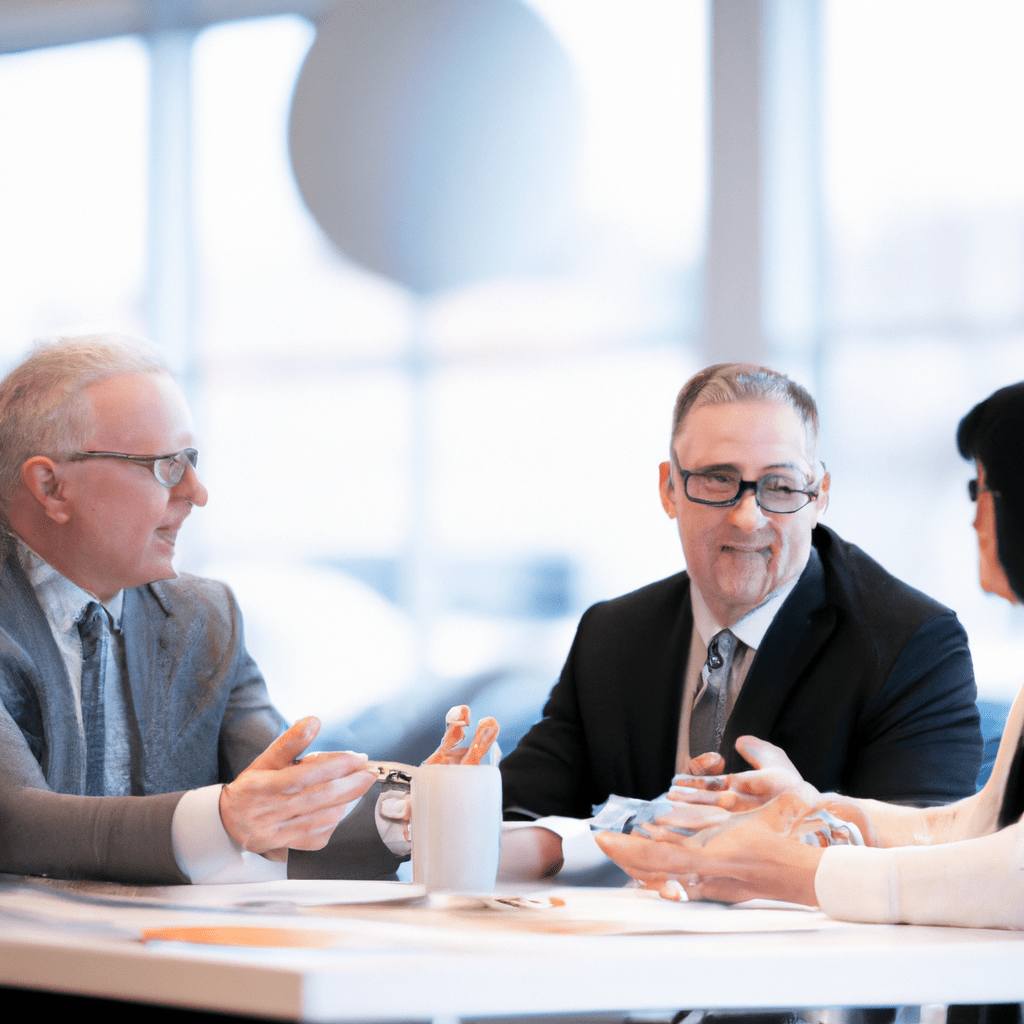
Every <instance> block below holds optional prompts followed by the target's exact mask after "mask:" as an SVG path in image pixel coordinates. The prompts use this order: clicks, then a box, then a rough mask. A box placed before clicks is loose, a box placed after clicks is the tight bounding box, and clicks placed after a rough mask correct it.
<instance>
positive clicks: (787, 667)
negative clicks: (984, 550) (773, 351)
mask: <svg viewBox="0 0 1024 1024" xmlns="http://www.w3.org/2000/svg"><path fill="white" fill-rule="evenodd" d="M692 629H693V612H692V608H691V604H690V581H689V578H688V577H687V575H686V573H680V574H678V575H676V576H672V577H670V578H669V579H667V580H662V581H661V582H659V583H654V584H652V585H651V586H648V587H644V588H643V589H641V590H637V591H635V592H633V593H631V594H627V595H625V596H624V597H620V598H617V599H616V600H613V601H607V602H603V603H601V604H597V605H594V606H593V607H592V608H590V609H589V610H588V611H587V612H586V613H585V614H584V616H583V618H582V620H581V621H580V624H579V628H578V630H577V633H576V639H575V641H574V642H573V645H572V649H571V651H570V653H569V658H568V660H567V661H566V664H565V668H564V669H563V670H562V675H561V678H560V680H559V682H558V683H557V684H556V685H555V687H554V689H553V690H552V691H551V696H550V698H549V700H548V703H547V705H546V706H545V708H544V717H543V719H542V720H541V721H540V722H538V723H537V724H536V725H535V726H534V727H533V728H532V729H531V730H530V732H529V733H527V735H526V736H524V737H523V739H522V741H521V742H520V743H519V746H518V747H517V748H516V750H515V751H513V752H512V753H511V754H510V755H509V756H508V757H507V758H506V759H505V761H504V762H503V763H502V766H501V768H502V778H503V782H504V791H505V797H504V799H505V807H506V814H507V815H508V816H510V817H516V816H518V815H517V814H516V812H515V811H513V810H512V809H514V808H519V809H522V810H525V811H528V812H531V813H533V814H538V815H548V814H558V815H567V816H571V817H589V815H590V813H591V808H592V806H594V805H597V804H601V803H603V802H604V801H605V800H606V799H607V798H608V796H609V795H610V794H612V793H616V794H618V795H620V796H634V797H640V798H643V799H651V798H653V797H655V796H657V795H659V794H661V793H664V792H665V791H666V790H667V789H668V787H669V785H670V784H671V781H672V776H673V774H674V771H675V757H676V747H677V743H678V734H679V713H680V703H681V700H682V686H683V674H684V672H685V668H686V662H687V655H688V653H689V647H690V638H691V634H692ZM975 698H976V692H975V686H974V674H973V669H972V666H971V656H970V652H969V651H968V649H967V636H966V634H965V633H964V630H963V628H962V627H961V625H960V623H959V622H958V621H957V618H956V616H955V615H954V614H953V612H951V611H950V610H949V609H948V608H945V607H943V606H942V605H940V604H938V603H937V602H935V601H933V600H931V599H930V598H928V597H926V596H925V595H924V594H922V593H920V592H919V591H917V590H914V589H913V588H911V587H908V586H907V585H906V584H904V583H901V582H900V581H899V580H897V579H895V578H894V577H893V576H891V575H890V574H889V573H887V572H886V571H885V570H884V569H883V568H882V567H881V566H880V565H878V563H877V562H875V561H873V560H872V559H871V558H869V557H868V556H867V555H866V554H865V553H864V552H863V551H861V550H860V548H858V547H856V546H854V545H852V544H848V543H846V542H845V541H843V540H841V539H840V538H839V537H838V536H837V535H836V534H835V533H833V532H832V531H831V530H828V529H826V528H824V527H820V526H819V527H817V528H816V529H815V531H814V548H813V550H812V553H811V558H810V560H809V561H808V564H807V567H806V568H805V569H804V572H803V573H802V575H801V577H800V579H799V581H798V583H797V585H796V587H795V588H794V589H793V591H792V592H791V593H790V595H789V597H788V598H787V599H786V601H785V603H784V604H783V606H782V608H780V609H779V612H778V614H777V615H776V617H775V619H774V621H773V622H772V624H771V626H770V627H769V629H768V632H767V633H766V634H765V637H764V640H763V642H762V644H761V646H760V647H759V648H758V651H757V654H756V656H755V658H754V661H753V663H752V664H751V667H750V670H749V672H748V675H747V678H746V681H745V682H744V685H743V688H742V690H741V691H740V694H739V697H738V699H737V701H736V706H735V707H734V709H733V712H732V714H731V716H730V717H729V720H728V722H727V724H726V730H725V734H724V737H723V740H722V753H723V755H724V756H725V758H726V770H727V771H730V772H733V771H742V770H744V769H745V768H748V767H749V765H747V764H746V763H745V762H744V761H743V760H742V758H740V756H739V755H738V754H737V753H736V751H735V748H734V743H735V740H736V738H737V737H738V736H742V735H745V734H752V735H755V736H759V737H761V738H763V739H767V740H769V741H771V742H772V743H775V744H776V745H778V746H780V747H782V748H783V749H784V750H785V751H786V752H787V753H788V755H789V756H790V758H791V759H792V760H793V763H794V764H795V765H796V767H797V768H798V769H799V770H800V773H801V774H802V775H803V777H804V778H805V779H807V780H808V781H810V782H811V783H813V784H814V785H815V786H817V787H818V789H819V790H822V791H839V792H842V793H846V794H849V795H852V796H859V797H873V798H876V799H879V800H891V801H902V802H908V803H920V804H928V803H945V802H947V801H950V800H954V799H958V798H959V797H963V796H968V795H970V794H971V793H973V792H974V780H975V777H976V776H977V773H978V767H979V765H980V763H981V752H982V742H981V733H980V730H979V724H978V722H979V719H978V712H977V708H976V706H975Z"/></svg>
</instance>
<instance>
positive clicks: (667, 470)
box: [658, 462, 676, 519]
mask: <svg viewBox="0 0 1024 1024" xmlns="http://www.w3.org/2000/svg"><path fill="white" fill-rule="evenodd" d="M658 490H659V491H660V492H661V507H662V508H663V509H664V510H665V513H666V514H667V515H668V517H669V519H675V517H676V499H675V479H674V478H673V476H672V463H671V462H663V463H661V465H659V466H658Z"/></svg>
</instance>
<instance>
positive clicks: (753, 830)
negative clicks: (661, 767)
mask: <svg viewBox="0 0 1024 1024" xmlns="http://www.w3.org/2000/svg"><path fill="white" fill-rule="evenodd" d="M736 749H737V750H738V751H739V753H740V754H741V755H742V756H743V757H744V758H745V759H746V760H747V761H748V762H749V763H750V764H751V765H752V766H753V770H752V771H747V772H739V773H736V774H732V775H723V774H721V772H722V771H723V769H724V767H725V762H724V759H723V758H722V757H721V755H719V754H716V753H709V754H702V755H701V756H700V757H697V758H694V759H693V760H692V761H691V762H690V765H689V767H690V774H686V775H677V776H676V777H675V778H674V779H673V782H672V789H671V790H669V792H668V798H669V800H671V801H672V802H673V803H674V804H675V805H676V807H675V809H674V810H673V811H672V812H670V813H669V814H666V815H664V816H662V817H661V818H658V819H657V824H655V825H645V826H643V830H644V832H645V833H646V834H647V836H648V837H649V838H644V837H642V836H639V835H636V834H632V835H622V834H619V833H613V832H601V833H598V834H597V836H596V838H597V843H598V845H599V846H600V847H601V849H602V850H604V852H605V853H606V854H607V855H608V856H609V857H611V859H612V860H614V861H615V862H616V863H617V864H618V865H619V866H620V867H621V868H622V869H623V870H624V871H626V872H627V873H628V874H630V875H632V876H633V877H634V878H636V879H638V880H639V881H640V882H642V884H643V885H644V886H646V887H647V888H656V889H658V890H659V891H660V892H661V894H662V895H663V896H665V897H666V898H668V899H679V898H681V895H682V893H683V892H685V893H686V895H687V897H688V898H689V899H711V900H721V901H723V902H728V903H735V902H739V901H741V900H748V899H755V898H758V897H763V898H768V899H777V900H787V901H790V902H795V903H806V904H808V905H812V906H813V905H815V904H816V902H817V901H816V897H815V894H814V873H815V871H816V870H817V865H818V861H819V860H820V859H821V854H822V850H821V848H820V847H818V846H817V845H808V844H806V843H802V842H800V838H801V836H803V835H805V834H806V833H808V832H810V831H814V830H815V829H816V828H818V827H820V821H816V822H815V823H814V824H813V825H812V824H810V823H809V821H808V817H809V816H810V815H812V814H814V813H815V812H816V811H817V810H818V808H819V807H820V806H822V797H821V794H819V793H818V791H817V790H816V789H815V788H814V787H813V786H812V785H810V783H808V782H805V781H804V780H803V778H802V777H801V776H800V773H799V772H798V771H797V769H796V768H795V767H794V765H793V763H792V762H791V761H790V760H789V758H788V757H787V756H786V753H785V752H784V751H783V750H781V749H780V748H779V747H776V746H774V745H772V744H771V743H767V742H766V741H764V740H759V739H756V738H755V737H753V736H741V737H740V738H739V739H738V740H737V741H736ZM677 829H682V830H686V832H689V833H692V834H689V835H686V834H683V833H682V832H680V831H676V830H677Z"/></svg>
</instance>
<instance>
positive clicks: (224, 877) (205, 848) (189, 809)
mask: <svg viewBox="0 0 1024 1024" xmlns="http://www.w3.org/2000/svg"><path fill="white" fill-rule="evenodd" d="M222 788H223V787H222V786H204V787H203V788H202V789H190V790H188V792H186V793H185V794H184V795H183V796H182V798H181V799H180V800H179V801H178V806H177V807H175V808H174V817H173V818H172V819H171V843H172V845H173V848H174V858H175V860H177V862H178V867H179V868H181V871H182V873H183V874H185V875H187V876H188V878H189V881H191V882H192V884H193V885H216V884H220V883H226V882H274V881H277V880H278V879H281V878H287V877H288V864H287V862H285V861H280V862H279V861H272V860H267V858H266V857H261V856H260V855H259V854H258V853H250V852H249V851H248V850H243V849H242V847H241V846H240V845H239V844H238V843H236V842H235V840H234V839H232V838H231V836H229V835H228V833H227V829H225V828H224V824H223V822H222V821H221V820H220V791H221V789H222Z"/></svg>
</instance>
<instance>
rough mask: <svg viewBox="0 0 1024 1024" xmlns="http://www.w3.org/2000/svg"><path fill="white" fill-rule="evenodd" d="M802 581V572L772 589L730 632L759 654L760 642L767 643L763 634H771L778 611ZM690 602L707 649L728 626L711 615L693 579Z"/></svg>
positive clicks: (699, 632)
mask: <svg viewBox="0 0 1024 1024" xmlns="http://www.w3.org/2000/svg"><path fill="white" fill-rule="evenodd" d="M799 581H800V573H797V574H796V576H794V577H793V578H792V579H791V580H789V581H788V582H787V583H783V584H782V586H781V587H778V588H777V589H776V590H773V591H772V592H771V593H770V594H769V595H768V597H766V598H765V600H764V601H762V602H761V604H759V605H758V606H757V607H756V608H752V609H751V610H750V611H749V612H747V614H746V615H744V616H743V618H742V619H739V620H738V621H737V622H734V623H733V624H732V625H731V626H729V627H728V629H729V630H730V631H731V632H732V633H733V635H734V636H735V637H736V639H737V640H741V641H742V642H743V643H745V644H746V645H747V647H749V648H750V649H751V650H752V651H756V650H757V649H758V647H760V646H761V641H762V640H764V635H765V633H767V632H768V627H769V626H771V624H772V622H773V621H774V619H775V616H776V615H777V614H778V611H779V609H780V608H781V607H782V605H783V604H784V603H785V600H786V598H787V597H789V595H790V594H791V593H792V592H793V588H794V587H795V586H796V585H797V583H798V582H799ZM690 599H691V601H692V604H693V622H694V625H695V626H696V627H697V633H698V634H699V635H700V638H701V640H703V641H704V646H705V647H707V645H708V644H709V643H710V642H711V638H712V637H713V636H714V635H715V634H716V633H720V632H721V631H722V630H723V629H725V628H726V627H725V626H724V625H722V624H721V623H720V622H718V621H717V620H716V619H715V617H714V615H712V614H711V610H710V609H709V608H708V606H707V602H706V601H705V600H704V595H703V594H702V593H701V592H700V589H699V588H698V587H697V584H696V583H695V582H694V581H693V579H692V578H691V579H690Z"/></svg>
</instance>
